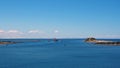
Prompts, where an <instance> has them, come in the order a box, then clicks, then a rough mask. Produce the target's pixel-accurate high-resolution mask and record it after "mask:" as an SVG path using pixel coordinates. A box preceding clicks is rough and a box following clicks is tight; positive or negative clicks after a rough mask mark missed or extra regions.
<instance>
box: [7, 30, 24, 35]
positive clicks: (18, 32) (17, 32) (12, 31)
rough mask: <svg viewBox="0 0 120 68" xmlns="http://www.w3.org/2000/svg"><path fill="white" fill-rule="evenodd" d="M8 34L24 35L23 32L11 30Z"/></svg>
mask: <svg viewBox="0 0 120 68" xmlns="http://www.w3.org/2000/svg"><path fill="white" fill-rule="evenodd" d="M7 33H9V34H10V33H12V34H13V33H16V34H23V32H21V31H18V30H9V31H8V32H7Z"/></svg>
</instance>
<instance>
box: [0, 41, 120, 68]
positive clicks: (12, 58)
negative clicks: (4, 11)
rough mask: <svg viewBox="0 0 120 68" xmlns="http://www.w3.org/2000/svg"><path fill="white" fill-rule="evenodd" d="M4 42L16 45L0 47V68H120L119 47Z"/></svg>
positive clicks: (80, 43)
mask: <svg viewBox="0 0 120 68" xmlns="http://www.w3.org/2000/svg"><path fill="white" fill-rule="evenodd" d="M111 40H114V41H120V40H119V39H111ZM3 41H6V39H4V40H3ZM7 41H15V42H18V43H17V44H9V45H0V68H120V46H107V45H95V44H90V43H85V42H84V40H83V39H60V40H59V41H58V42H54V41H53V40H52V39H11V40H10V39H9V40H7Z"/></svg>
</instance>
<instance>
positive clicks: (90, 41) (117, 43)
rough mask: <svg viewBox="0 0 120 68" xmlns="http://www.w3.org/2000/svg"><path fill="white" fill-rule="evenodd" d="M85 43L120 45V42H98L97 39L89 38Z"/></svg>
mask: <svg viewBox="0 0 120 68" xmlns="http://www.w3.org/2000/svg"><path fill="white" fill-rule="evenodd" d="M85 42H89V43H94V44H106V45H120V42H116V41H107V40H96V39H95V38H87V39H86V40H85Z"/></svg>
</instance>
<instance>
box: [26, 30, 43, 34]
mask: <svg viewBox="0 0 120 68" xmlns="http://www.w3.org/2000/svg"><path fill="white" fill-rule="evenodd" d="M28 33H34V34H37V33H43V31H40V30H30V31H28Z"/></svg>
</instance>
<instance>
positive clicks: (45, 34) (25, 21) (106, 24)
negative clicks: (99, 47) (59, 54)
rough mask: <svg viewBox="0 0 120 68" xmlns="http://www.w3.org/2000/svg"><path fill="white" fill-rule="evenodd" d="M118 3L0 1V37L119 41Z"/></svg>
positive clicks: (98, 0)
mask: <svg viewBox="0 0 120 68" xmlns="http://www.w3.org/2000/svg"><path fill="white" fill-rule="evenodd" d="M119 29H120V0H0V38H54V37H57V38H86V37H91V36H93V37H97V38H120V30H119Z"/></svg>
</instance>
